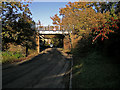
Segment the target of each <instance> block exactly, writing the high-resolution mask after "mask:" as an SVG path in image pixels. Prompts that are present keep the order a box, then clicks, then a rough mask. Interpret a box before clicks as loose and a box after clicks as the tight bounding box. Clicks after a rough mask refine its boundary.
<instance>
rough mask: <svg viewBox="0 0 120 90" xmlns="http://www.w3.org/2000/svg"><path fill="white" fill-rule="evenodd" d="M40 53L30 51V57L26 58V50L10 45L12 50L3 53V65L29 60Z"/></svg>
mask: <svg viewBox="0 0 120 90" xmlns="http://www.w3.org/2000/svg"><path fill="white" fill-rule="evenodd" d="M37 54H38V53H37V51H36V50H33V49H29V50H28V56H27V57H26V52H25V48H24V47H22V46H20V45H17V46H15V45H10V48H9V49H8V50H7V51H3V52H1V55H2V64H3V65H4V64H12V63H16V62H21V61H24V60H29V59H31V58H32V57H34V56H36V55H37Z"/></svg>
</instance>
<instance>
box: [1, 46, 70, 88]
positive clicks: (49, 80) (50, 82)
mask: <svg viewBox="0 0 120 90" xmlns="http://www.w3.org/2000/svg"><path fill="white" fill-rule="evenodd" d="M69 58H70V57H69V56H68V55H67V54H65V53H63V52H62V51H61V50H59V49H55V48H49V49H47V50H45V51H44V53H41V54H39V55H38V56H36V57H34V58H33V59H31V60H29V61H27V62H24V63H22V64H19V65H16V66H14V67H11V68H8V69H3V70H2V75H3V76H2V88H3V89H4V88H65V87H66V86H65V85H66V80H64V76H65V73H66V72H67V70H68V67H69V64H70V60H69ZM67 82H68V81H67Z"/></svg>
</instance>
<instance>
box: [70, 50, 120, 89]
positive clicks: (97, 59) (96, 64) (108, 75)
mask: <svg viewBox="0 0 120 90" xmlns="http://www.w3.org/2000/svg"><path fill="white" fill-rule="evenodd" d="M73 60H74V61H73V62H74V63H73V64H74V65H73V78H72V87H73V88H119V85H120V66H119V63H118V62H116V60H115V59H112V58H108V57H106V56H103V55H101V53H98V52H92V53H89V54H88V55H87V56H85V57H82V58H81V57H79V55H77V57H75V58H73Z"/></svg>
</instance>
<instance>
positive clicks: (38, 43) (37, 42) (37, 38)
mask: <svg viewBox="0 0 120 90" xmlns="http://www.w3.org/2000/svg"><path fill="white" fill-rule="evenodd" d="M36 44H37V47H36V49H37V52H38V53H39V52H40V42H39V34H37V35H36Z"/></svg>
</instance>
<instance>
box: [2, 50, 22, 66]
mask: <svg viewBox="0 0 120 90" xmlns="http://www.w3.org/2000/svg"><path fill="white" fill-rule="evenodd" d="M21 57H24V56H23V55H22V53H20V52H8V51H6V52H2V63H3V64H7V63H13V62H14V61H17V60H18V59H19V58H21Z"/></svg>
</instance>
